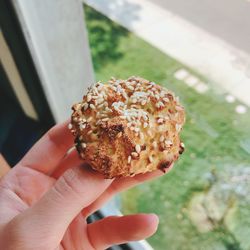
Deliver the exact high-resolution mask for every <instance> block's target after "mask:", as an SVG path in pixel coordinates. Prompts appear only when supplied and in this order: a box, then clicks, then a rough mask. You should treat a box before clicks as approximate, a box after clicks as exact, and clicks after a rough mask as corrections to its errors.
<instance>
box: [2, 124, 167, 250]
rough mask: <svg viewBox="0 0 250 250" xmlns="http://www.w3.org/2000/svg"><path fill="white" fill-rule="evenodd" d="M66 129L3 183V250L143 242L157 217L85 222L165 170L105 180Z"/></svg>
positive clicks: (58, 129)
mask: <svg viewBox="0 0 250 250" xmlns="http://www.w3.org/2000/svg"><path fill="white" fill-rule="evenodd" d="M72 145H73V138H72V136H71V134H70V131H68V129H67V124H66V123H64V124H60V125H57V126H55V127H53V128H52V129H50V130H49V131H48V132H47V133H46V134H45V135H44V136H43V137H42V138H41V139H40V140H39V141H38V142H37V143H36V144H35V146H34V147H33V148H32V149H31V150H30V151H29V152H28V153H27V155H26V156H25V157H24V158H23V159H22V160H21V161H20V162H19V163H18V164H17V165H16V166H15V167H14V168H13V169H12V170H10V171H9V172H8V173H7V174H6V175H5V176H4V177H2V178H1V179H0V246H1V249H5V250H8V249H15V250H19V249H25V250H28V249H43V250H44V249H46V250H50V249H64V250H66V249H77V250H78V249H84V250H93V249H105V248H108V247H109V246H111V245H113V244H121V243H125V242H127V241H134V240H141V239H144V238H146V237H149V236H151V235H152V234H153V233H154V232H155V231H156V229H157V225H158V218H157V216H156V215H154V214H136V215H128V216H121V217H120V216H119V217H118V216H111V217H107V218H104V219H102V220H99V221H97V222H94V223H92V224H87V223H86V218H87V217H88V216H89V215H90V214H91V213H93V212H94V211H96V210H97V209H99V208H100V207H101V206H102V205H103V204H104V202H106V201H107V200H108V199H110V198H112V196H114V195H115V194H116V193H118V192H120V191H121V190H124V189H127V188H129V187H132V186H134V185H136V184H138V183H141V182H143V181H145V180H149V179H152V178H154V177H157V176H160V175H162V174H163V173H161V171H155V172H152V173H148V174H143V175H137V176H135V177H133V178H131V177H128V178H120V179H113V180H107V179H104V178H103V176H102V175H101V174H98V173H97V172H95V171H93V170H91V169H90V168H89V167H88V166H86V165H84V164H83V163H82V160H80V159H79V157H78V156H77V152H76V151H75V150H73V151H71V152H70V153H66V152H68V150H69V149H70V148H71V147H72Z"/></svg>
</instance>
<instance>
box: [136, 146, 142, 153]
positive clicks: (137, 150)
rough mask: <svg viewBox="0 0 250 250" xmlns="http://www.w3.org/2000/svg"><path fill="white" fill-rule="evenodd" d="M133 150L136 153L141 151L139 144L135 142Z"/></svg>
mask: <svg viewBox="0 0 250 250" xmlns="http://www.w3.org/2000/svg"><path fill="white" fill-rule="evenodd" d="M135 151H136V152H137V153H138V154H140V152H141V146H140V145H139V144H137V145H136V146H135Z"/></svg>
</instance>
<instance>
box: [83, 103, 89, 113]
mask: <svg viewBox="0 0 250 250" xmlns="http://www.w3.org/2000/svg"><path fill="white" fill-rule="evenodd" d="M88 107H89V105H88V103H85V104H84V106H83V109H84V111H85V110H87V109H88Z"/></svg>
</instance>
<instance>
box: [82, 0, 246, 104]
mask: <svg viewBox="0 0 250 250" xmlns="http://www.w3.org/2000/svg"><path fill="white" fill-rule="evenodd" d="M237 1H243V0H237ZM85 2H86V3H88V4H89V5H90V6H92V7H94V8H95V9H97V10H99V11H100V12H102V13H103V14H105V15H106V16H108V17H109V18H111V19H112V20H114V21H116V22H118V23H119V24H121V25H122V26H124V27H126V28H127V29H128V30H130V31H132V32H134V33H135V34H136V35H138V36H139V37H141V38H142V39H144V40H145V41H147V42H148V43H150V44H152V45H153V46H154V47H156V48H158V49H160V50H161V51H162V52H164V53H166V54H169V55H171V56H172V57H174V58H176V59H177V60H179V61H181V62H182V63H184V64H186V65H188V66H189V67H191V68H194V69H196V70H197V71H199V72H200V73H201V74H204V75H205V76H207V77H208V78H209V79H210V80H211V81H213V82H214V83H216V84H219V85H221V86H222V87H223V88H224V89H225V90H226V91H227V92H229V93H231V94H233V95H234V96H236V97H237V98H238V99H239V100H241V101H242V102H243V103H245V104H246V105H248V106H249V107H250V98H249V96H250V55H249V54H247V53H246V52H244V51H242V50H239V49H237V48H235V47H233V46H232V45H230V44H228V43H226V42H225V41H224V40H222V39H220V38H218V37H216V36H214V35H212V34H210V33H208V32H207V31H205V30H204V29H201V28H200V27H198V26H195V25H194V24H192V23H190V22H188V21H187V20H185V19H183V18H182V17H180V16H178V15H176V14H174V13H173V12H170V11H168V10H167V9H165V8H162V7H161V6H158V5H157V4H155V3H153V2H150V1H148V0H112V1H109V0H85Z"/></svg>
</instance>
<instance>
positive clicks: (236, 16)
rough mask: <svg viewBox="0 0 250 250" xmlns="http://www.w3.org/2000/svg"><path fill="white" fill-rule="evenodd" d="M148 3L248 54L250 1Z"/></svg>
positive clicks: (166, 0)
mask: <svg viewBox="0 0 250 250" xmlns="http://www.w3.org/2000/svg"><path fill="white" fill-rule="evenodd" d="M150 1H151V2H153V3H156V4H157V5H159V6H162V7H163V8H164V9H166V10H168V11H171V12H173V13H175V14H177V15H179V16H181V17H183V18H184V19H186V20H188V21H190V22H191V23H193V24H194V25H197V26H199V27H201V28H202V29H205V30H206V31H208V32H210V33H211V34H213V35H216V36H218V37H220V38H222V39H223V40H225V41H227V42H229V43H230V44H232V45H233V46H235V47H236V48H241V49H242V50H244V51H246V52H247V53H249V54H250V1H248V0H219V1H211V0H202V1H201V0H187V1H185V0H184V1H183V0H150Z"/></svg>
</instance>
